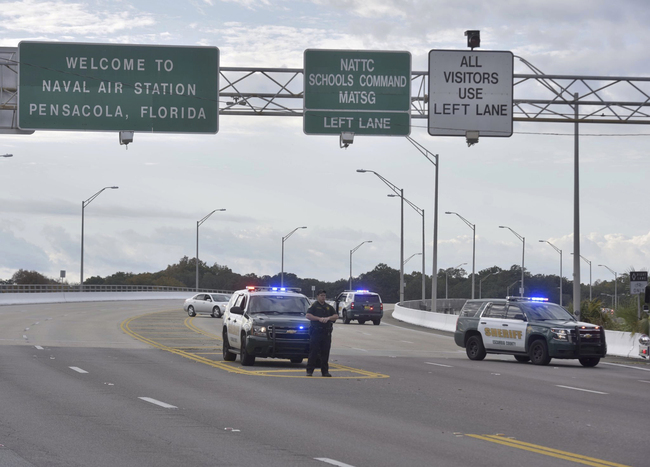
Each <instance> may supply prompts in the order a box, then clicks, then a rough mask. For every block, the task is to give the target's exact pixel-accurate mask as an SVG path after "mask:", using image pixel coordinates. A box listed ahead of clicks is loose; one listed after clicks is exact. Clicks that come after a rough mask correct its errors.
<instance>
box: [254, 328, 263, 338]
mask: <svg viewBox="0 0 650 467" xmlns="http://www.w3.org/2000/svg"><path fill="white" fill-rule="evenodd" d="M253 335H254V336H261V337H266V326H253Z"/></svg>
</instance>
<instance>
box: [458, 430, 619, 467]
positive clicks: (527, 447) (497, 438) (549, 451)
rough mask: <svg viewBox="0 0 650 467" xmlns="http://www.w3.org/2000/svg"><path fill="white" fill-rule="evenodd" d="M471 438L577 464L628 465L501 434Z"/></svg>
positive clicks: (472, 436) (598, 466)
mask: <svg viewBox="0 0 650 467" xmlns="http://www.w3.org/2000/svg"><path fill="white" fill-rule="evenodd" d="M465 436H469V437H471V438H476V439H481V440H483V441H489V442H491V443H497V444H501V445H503V446H509V447H511V448H516V449H523V450H524V451H530V452H535V453H538V454H543V455H545V456H549V457H555V458H557V459H564V460H568V461H572V462H576V463H578V464H585V465H591V466H594V467H630V466H628V465H625V464H617V463H615V462H609V461H605V460H602V459H596V458H594V457H587V456H582V455H580V454H575V453H572V452H567V451H560V450H559V449H553V448H548V447H546V446H540V445H537V444H530V443H525V442H523V441H518V440H516V439H512V438H506V437H504V436H502V435H470V434H467V435H465Z"/></svg>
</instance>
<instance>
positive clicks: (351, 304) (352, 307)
mask: <svg viewBox="0 0 650 467" xmlns="http://www.w3.org/2000/svg"><path fill="white" fill-rule="evenodd" d="M350 310H354V302H352V303H350Z"/></svg>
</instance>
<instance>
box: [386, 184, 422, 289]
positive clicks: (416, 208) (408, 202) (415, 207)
mask: <svg viewBox="0 0 650 467" xmlns="http://www.w3.org/2000/svg"><path fill="white" fill-rule="evenodd" d="M388 196H389V197H391V198H395V197H397V195H388ZM404 201H406V203H407V204H408V205H409V206H411V207H412V208H413V210H414V211H415V212H417V213H418V214H419V215H420V216H422V301H424V300H426V271H425V261H424V255H425V251H424V244H425V240H424V235H425V234H424V209H420V208H419V207H417V206H416V205H415V204H414V203H412V202H411V201H409V200H408V199H406V198H404ZM404 263H405V264H406V261H405V262H404Z"/></svg>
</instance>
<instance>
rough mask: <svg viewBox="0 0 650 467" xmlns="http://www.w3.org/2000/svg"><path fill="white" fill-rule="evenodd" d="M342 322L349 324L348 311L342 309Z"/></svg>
mask: <svg viewBox="0 0 650 467" xmlns="http://www.w3.org/2000/svg"><path fill="white" fill-rule="evenodd" d="M343 324H350V318H348V312H347V311H345V310H343Z"/></svg>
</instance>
